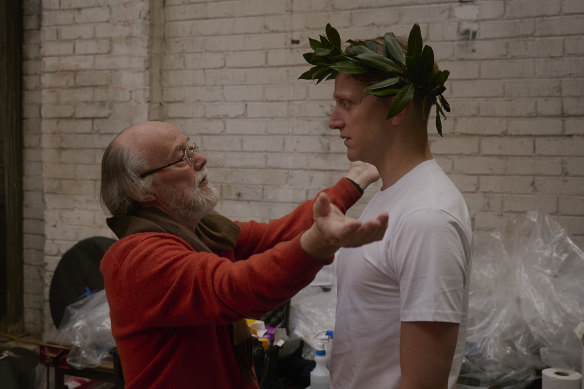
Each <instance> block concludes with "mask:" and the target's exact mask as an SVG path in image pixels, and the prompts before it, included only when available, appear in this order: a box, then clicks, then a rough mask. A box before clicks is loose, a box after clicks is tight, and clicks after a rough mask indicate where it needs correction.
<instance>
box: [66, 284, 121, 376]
mask: <svg viewBox="0 0 584 389" xmlns="http://www.w3.org/2000/svg"><path fill="white" fill-rule="evenodd" d="M57 342H59V343H68V344H72V345H73V347H72V349H71V351H70V352H69V355H68V356H67V363H69V365H71V366H73V367H75V368H77V369H83V368H90V367H97V366H99V365H100V364H101V360H102V359H106V358H110V357H111V356H110V354H109V350H111V349H112V348H113V347H115V341H114V338H113V335H112V328H111V321H110V317H109V305H108V303H107V299H106V297H105V290H103V289H102V290H100V291H99V292H96V293H94V294H92V295H91V296H87V297H85V298H83V299H81V300H78V301H76V302H74V303H72V304H71V305H69V306H67V308H66V309H65V314H64V316H63V320H62V321H61V325H60V326H59V329H58V336H57Z"/></svg>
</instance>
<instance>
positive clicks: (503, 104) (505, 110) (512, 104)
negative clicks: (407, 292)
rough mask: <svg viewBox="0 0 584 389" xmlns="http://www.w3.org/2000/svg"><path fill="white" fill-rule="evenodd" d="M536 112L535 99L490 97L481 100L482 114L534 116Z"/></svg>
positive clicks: (490, 115) (493, 115) (492, 115)
mask: <svg viewBox="0 0 584 389" xmlns="http://www.w3.org/2000/svg"><path fill="white" fill-rule="evenodd" d="M535 112H536V101H535V100H533V99H517V98H516V99H502V100H499V99H497V100H495V99H489V100H481V101H480V102H479V113H480V116H487V117H522V116H534V115H535Z"/></svg>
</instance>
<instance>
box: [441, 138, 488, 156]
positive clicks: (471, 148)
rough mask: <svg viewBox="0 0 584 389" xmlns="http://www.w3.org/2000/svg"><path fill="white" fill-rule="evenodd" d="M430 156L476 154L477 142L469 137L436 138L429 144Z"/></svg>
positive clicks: (477, 150)
mask: <svg viewBox="0 0 584 389" xmlns="http://www.w3.org/2000/svg"><path fill="white" fill-rule="evenodd" d="M430 148H431V150H432V154H434V155H439V154H448V155H450V154H467V155H468V154H471V155H472V154H477V153H478V152H479V140H478V139H472V138H469V137H456V136H448V137H445V138H436V139H434V140H433V141H431V142H430Z"/></svg>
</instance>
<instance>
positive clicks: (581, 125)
mask: <svg viewBox="0 0 584 389" xmlns="http://www.w3.org/2000/svg"><path fill="white" fill-rule="evenodd" d="M564 132H565V134H566V135H584V118H582V117H579V118H566V119H564Z"/></svg>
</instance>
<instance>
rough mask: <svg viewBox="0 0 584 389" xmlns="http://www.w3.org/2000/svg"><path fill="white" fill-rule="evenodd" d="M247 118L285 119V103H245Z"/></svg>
mask: <svg viewBox="0 0 584 389" xmlns="http://www.w3.org/2000/svg"><path fill="white" fill-rule="evenodd" d="M247 116H248V117H250V118H258V117H269V118H273V117H276V118H278V117H286V116H288V104H287V103H277V102H270V103H247Z"/></svg>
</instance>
